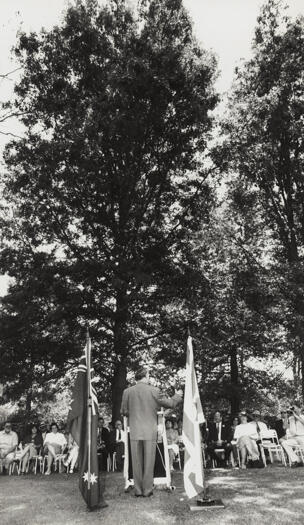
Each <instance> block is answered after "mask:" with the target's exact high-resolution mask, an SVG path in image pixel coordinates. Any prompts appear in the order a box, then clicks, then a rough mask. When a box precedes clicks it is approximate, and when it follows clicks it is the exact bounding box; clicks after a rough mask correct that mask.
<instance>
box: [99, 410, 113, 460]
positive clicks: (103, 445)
mask: <svg viewBox="0 0 304 525" xmlns="http://www.w3.org/2000/svg"><path fill="white" fill-rule="evenodd" d="M109 441H110V433H109V431H108V429H107V428H105V427H104V419H103V417H102V416H99V418H98V429H97V452H98V466H99V470H107V457H108V453H109Z"/></svg>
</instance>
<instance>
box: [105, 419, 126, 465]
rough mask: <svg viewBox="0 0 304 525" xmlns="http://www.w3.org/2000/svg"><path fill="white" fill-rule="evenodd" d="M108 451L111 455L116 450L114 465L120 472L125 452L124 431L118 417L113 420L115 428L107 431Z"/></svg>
mask: <svg viewBox="0 0 304 525" xmlns="http://www.w3.org/2000/svg"><path fill="white" fill-rule="evenodd" d="M109 452H110V454H111V455H113V454H114V452H116V466H117V470H118V471H119V472H121V471H122V469H123V460H124V453H125V431H124V430H123V428H122V422H121V421H120V420H119V419H118V420H117V421H116V422H115V428H114V429H113V430H111V431H110V433H109Z"/></svg>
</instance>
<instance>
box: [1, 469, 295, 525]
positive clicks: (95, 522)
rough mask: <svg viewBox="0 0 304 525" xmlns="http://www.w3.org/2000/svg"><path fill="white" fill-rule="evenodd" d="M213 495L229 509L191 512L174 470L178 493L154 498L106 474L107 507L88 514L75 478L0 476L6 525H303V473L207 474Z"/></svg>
mask: <svg viewBox="0 0 304 525" xmlns="http://www.w3.org/2000/svg"><path fill="white" fill-rule="evenodd" d="M206 479H207V485H208V487H209V493H210V496H211V497H217V498H222V500H223V501H224V504H225V509H218V510H206V511H203V512H199V513H196V512H194V513H191V512H190V511H189V508H188V500H187V498H186V496H185V493H184V488H183V476H182V473H179V472H175V473H174V475H173V479H172V484H173V485H175V486H176V490H175V491H173V492H168V491H166V490H159V489H157V490H155V491H154V495H153V497H151V498H146V499H143V498H134V497H133V495H132V494H125V493H124V481H123V477H122V475H121V474H119V473H109V474H104V475H103V477H102V485H103V487H104V489H105V490H104V492H105V498H106V500H107V502H108V504H109V507H108V508H107V509H103V510H99V511H98V512H91V513H89V512H87V510H86V507H85V504H84V502H83V500H82V498H81V496H80V493H79V490H78V478H77V475H76V474H74V475H72V476H66V475H65V474H62V475H59V474H54V475H52V476H49V477H48V478H45V477H43V476H40V475H37V476H33V475H31V476H30V475H29V476H24V477H21V476H20V477H18V476H16V475H15V476H11V477H8V476H6V477H1V476H0V524H1V525H12V524H13V525H38V524H39V525H74V524H79V525H100V524H101V523H104V524H108V523H109V524H110V525H120V524H121V525H137V524H143V525H150V524H151V525H153V524H156V525H178V524H184V523H191V525H197V524H202V523H204V524H207V525H260V523H262V524H263V525H268V524H269V525H278V524H280V525H281V524H282V525H285V524H288V523H292V524H293V525H294V524H303V518H302V515H303V512H304V500H303V499H302V493H303V488H304V469H297V471H295V470H292V469H288V468H286V469H281V468H280V467H270V468H269V467H268V468H267V469H264V470H261V469H255V470H247V471H238V470H221V471H219V470H212V471H211V470H208V471H206Z"/></svg>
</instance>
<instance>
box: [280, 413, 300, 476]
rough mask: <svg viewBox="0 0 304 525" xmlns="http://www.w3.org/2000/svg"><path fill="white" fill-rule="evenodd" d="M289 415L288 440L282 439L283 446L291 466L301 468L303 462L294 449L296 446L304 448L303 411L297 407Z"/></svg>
mask: <svg viewBox="0 0 304 525" xmlns="http://www.w3.org/2000/svg"><path fill="white" fill-rule="evenodd" d="M288 415H289V417H288V424H289V428H288V429H287V432H286V436H287V439H282V441H281V445H282V447H283V448H284V450H285V452H286V454H287V455H288V458H289V461H290V463H291V466H294V467H296V466H300V464H301V460H300V458H299V456H297V454H296V453H295V452H294V450H293V448H292V447H294V446H295V445H301V446H303V447H304V415H302V414H301V409H300V408H299V407H298V406H297V405H294V406H293V407H292V408H291V409H290V410H289V411H288Z"/></svg>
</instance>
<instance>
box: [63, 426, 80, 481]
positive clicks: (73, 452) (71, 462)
mask: <svg viewBox="0 0 304 525" xmlns="http://www.w3.org/2000/svg"><path fill="white" fill-rule="evenodd" d="M68 448H69V453H68V457H67V459H66V460H65V461H64V462H63V464H64V466H65V467H67V471H69V472H70V474H73V472H74V468H75V465H76V461H77V459H78V453H79V446H78V445H77V443H76V441H75V439H74V438H73V436H72V434H69V438H68ZM69 467H70V470H69Z"/></svg>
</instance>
